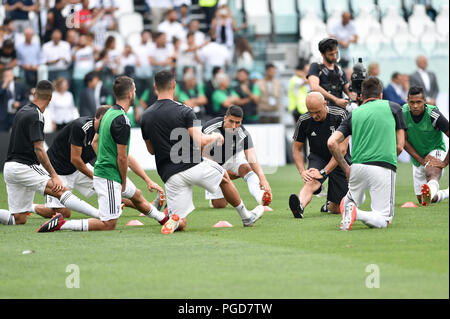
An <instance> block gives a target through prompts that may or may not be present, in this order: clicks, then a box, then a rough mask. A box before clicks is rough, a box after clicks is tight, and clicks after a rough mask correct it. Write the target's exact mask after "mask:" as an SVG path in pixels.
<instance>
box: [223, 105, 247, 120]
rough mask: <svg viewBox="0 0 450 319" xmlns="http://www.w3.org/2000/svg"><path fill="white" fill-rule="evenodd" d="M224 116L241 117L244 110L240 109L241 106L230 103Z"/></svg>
mask: <svg viewBox="0 0 450 319" xmlns="http://www.w3.org/2000/svg"><path fill="white" fill-rule="evenodd" d="M225 116H236V117H239V118H241V119H242V118H243V117H244V111H242V108H241V107H240V106H237V105H231V106H230V107H229V108H228V109H227V112H226V113H225Z"/></svg>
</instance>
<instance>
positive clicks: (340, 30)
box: [330, 11, 358, 69]
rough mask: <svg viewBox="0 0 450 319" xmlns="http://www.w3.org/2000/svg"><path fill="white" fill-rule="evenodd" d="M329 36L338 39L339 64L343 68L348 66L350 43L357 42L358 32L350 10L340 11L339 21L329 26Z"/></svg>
mask: <svg viewBox="0 0 450 319" xmlns="http://www.w3.org/2000/svg"><path fill="white" fill-rule="evenodd" d="M330 36H332V37H333V38H335V39H336V40H337V41H338V44H339V49H340V55H341V59H340V62H339V64H340V65H341V66H342V67H343V68H344V69H345V68H347V67H348V65H349V62H350V59H351V57H350V51H349V46H350V43H357V42H358V34H357V32H356V27H355V24H354V23H353V21H352V15H351V14H350V12H347V11H345V12H343V13H342V20H341V22H340V23H338V24H336V25H335V26H333V27H332V28H331V30H330Z"/></svg>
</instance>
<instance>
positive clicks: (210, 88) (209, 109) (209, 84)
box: [205, 66, 225, 120]
mask: <svg viewBox="0 0 450 319" xmlns="http://www.w3.org/2000/svg"><path fill="white" fill-rule="evenodd" d="M224 72H225V71H224V69H222V68H221V67H220V66H215V67H214V68H213V70H212V77H211V79H210V80H208V81H206V83H205V95H206V99H207V100H208V102H207V103H206V105H205V112H206V116H208V117H209V119H212V118H213V117H214V116H215V113H214V109H213V104H212V95H213V93H214V91H215V90H216V85H215V83H216V81H217V79H216V77H217V75H218V74H219V73H224ZM209 119H207V120H209Z"/></svg>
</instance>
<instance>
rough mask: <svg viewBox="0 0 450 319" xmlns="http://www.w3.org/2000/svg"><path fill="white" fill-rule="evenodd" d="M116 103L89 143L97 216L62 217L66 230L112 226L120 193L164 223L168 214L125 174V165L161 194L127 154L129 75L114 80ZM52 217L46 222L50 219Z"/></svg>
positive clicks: (131, 98)
mask: <svg viewBox="0 0 450 319" xmlns="http://www.w3.org/2000/svg"><path fill="white" fill-rule="evenodd" d="M113 91H114V95H115V98H116V101H117V102H116V103H117V104H115V105H113V106H112V107H111V108H110V109H109V110H108V111H107V112H106V113H105V114H104V115H103V118H102V120H101V122H100V127H99V129H98V138H94V141H93V142H92V144H93V145H94V146H93V147H94V149H96V152H97V161H96V162H95V166H94V189H95V191H96V193H97V195H98V210H99V219H96V218H91V219H81V220H70V221H64V220H63V221H62V224H65V225H66V226H65V227H64V229H66V230H74V231H93V230H113V229H115V227H116V224H117V220H118V219H119V217H120V216H121V214H122V197H124V198H127V199H129V200H130V201H131V202H132V204H133V206H134V208H136V209H137V210H139V211H140V212H141V213H143V214H145V215H146V216H148V217H150V218H153V219H156V220H157V221H158V222H159V223H162V224H164V223H165V222H166V221H167V220H168V219H169V218H170V216H169V215H168V213H167V212H166V213H163V212H160V211H159V209H158V208H156V207H154V206H153V205H152V204H151V203H149V202H148V201H147V200H146V199H145V198H144V196H143V195H142V191H141V190H140V189H138V188H136V186H135V185H134V184H133V182H132V181H131V180H130V179H128V178H127V170H128V167H129V168H130V169H131V170H132V171H133V172H135V173H136V174H137V175H138V176H139V177H141V178H142V179H144V180H145V181H146V182H147V187H148V189H149V190H150V191H151V192H152V191H153V190H156V191H157V192H159V193H160V194H164V191H163V189H162V188H161V187H160V186H159V185H158V184H156V183H155V182H153V181H152V180H151V179H150V178H149V177H148V176H147V175H146V174H145V171H144V170H143V169H142V167H141V166H140V165H139V164H138V163H137V161H136V160H135V159H134V158H132V157H131V156H130V157H129V156H128V151H129V146H130V121H129V119H128V117H127V116H126V113H127V111H128V110H129V108H130V106H131V105H133V104H134V103H135V99H136V87H135V84H134V81H133V79H131V78H129V77H127V76H120V77H118V78H116V79H115V80H114V84H113ZM51 221H52V220H50V221H49V222H50V223H51Z"/></svg>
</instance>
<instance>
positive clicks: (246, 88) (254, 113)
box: [234, 69, 261, 124]
mask: <svg viewBox="0 0 450 319" xmlns="http://www.w3.org/2000/svg"><path fill="white" fill-rule="evenodd" d="M249 76H250V73H249V72H248V71H247V70H246V69H239V70H238V72H237V80H238V82H239V83H238V85H237V86H236V87H235V88H234V91H235V92H236V93H237V95H238V96H239V98H240V99H239V101H237V102H236V104H237V105H239V106H241V107H242V110H243V111H244V120H243V121H242V123H243V124H256V123H258V120H259V114H258V103H259V101H260V99H261V91H260V89H259V87H258V85H256V84H254V83H252V82H251V81H250V77H249Z"/></svg>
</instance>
